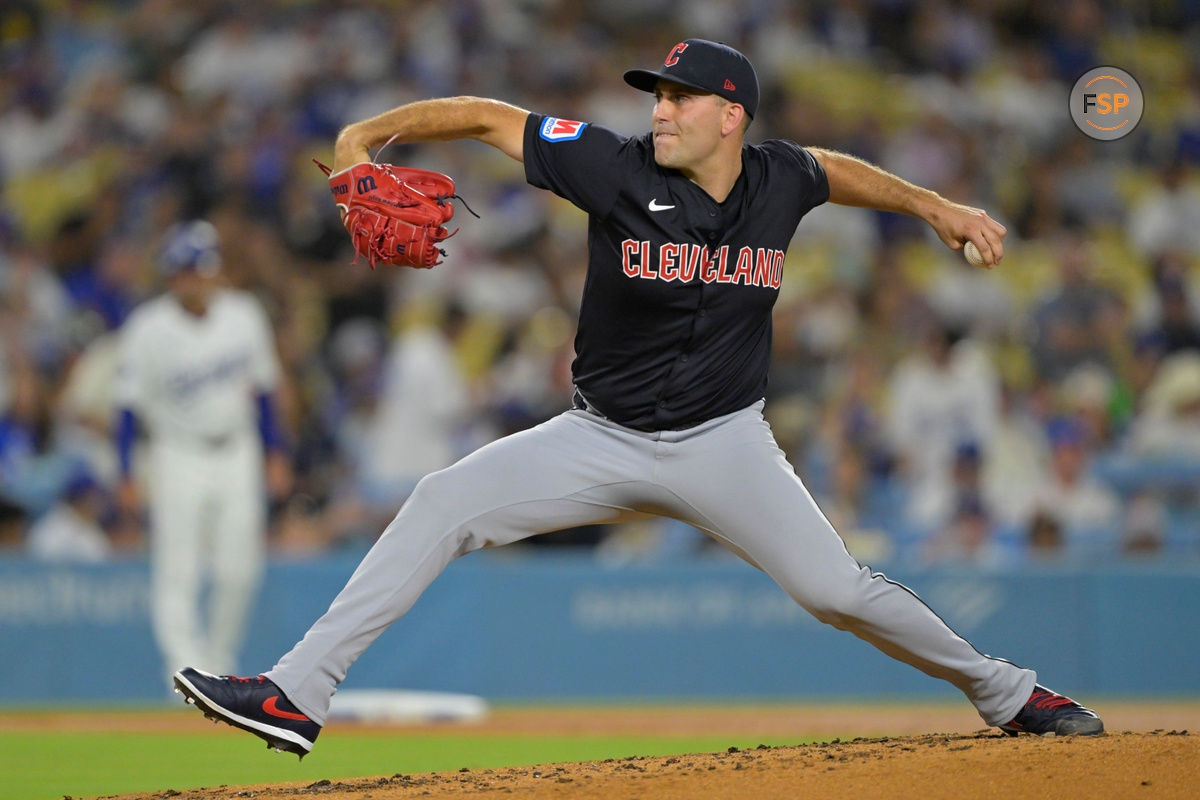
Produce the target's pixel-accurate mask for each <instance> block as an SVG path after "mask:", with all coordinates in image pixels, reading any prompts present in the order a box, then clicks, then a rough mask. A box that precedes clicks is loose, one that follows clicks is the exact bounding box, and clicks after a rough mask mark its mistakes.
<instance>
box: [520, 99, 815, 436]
mask: <svg viewBox="0 0 1200 800" xmlns="http://www.w3.org/2000/svg"><path fill="white" fill-rule="evenodd" d="M524 153H525V176H526V179H527V180H528V181H529V183H530V184H532V185H534V186H537V187H539V188H542V189H549V190H550V191H552V192H554V193H555V194H558V195H560V196H561V197H564V198H566V199H567V200H570V201H571V202H572V203H574V204H575V205H576V206H578V207H579V208H581V209H583V210H584V211H586V212H587V213H588V268H587V278H586V282H585V285H584V290H583V300H582V305H581V307H580V311H579V330H578V333H577V334H576V337H575V356H576V357H575V361H574V363H573V364H572V373H573V375H574V380H575V385H576V386H577V387H578V388H579V390H580V391H581V392H582V393H583V396H584V397H585V398H586V399H587V400H588V402H589V403H590V404H591V405H592V406H594V407H595V409H596V410H597V411H599V412H600V413H602V414H604V415H605V416H607V417H609V418H610V419H612V420H614V421H616V422H619V423H621V424H623V425H627V426H629V427H632V428H639V429H642V430H669V429H675V428H683V427H688V426H691V425H695V424H698V423H700V422H703V421H705V420H708V419H712V418H713V417H717V416H720V415H722V414H728V413H732V412H734V411H737V410H739V409H742V408H745V407H746V406H748V405H750V404H752V403H754V402H755V401H757V400H758V399H760V398H761V397H762V396H763V394H764V393H765V390H766V385H767V367H768V365H769V362H770V357H771V309H772V307H773V306H774V305H775V300H776V298H778V296H779V284H780V280H781V278H782V275H783V260H784V254H785V253H786V252H787V247H788V243H789V242H790V241H791V238H792V235H793V234H794V233H795V231H796V225H797V224H798V223H799V222H800V218H801V217H803V216H804V215H805V214H806V213H807V212H808V211H809V210H810V209H812V208H814V207H815V206H817V205H820V204H821V203H823V202H825V201H826V200H827V199H828V198H829V183H828V181H827V179H826V177H825V171H824V170H823V169H822V168H821V165H820V164H819V163H818V162H817V160H816V159H815V158H813V156H812V154H810V153H809V152H808V151H807V150H805V149H804V148H802V147H800V146H799V145H797V144H795V143H794V142H789V141H781V140H771V141H767V142H764V143H762V144H761V145H750V144H747V145H745V146H744V147H743V148H742V173H741V175H740V176H739V177H738V179H737V183H736V184H735V185H734V187H733V191H732V192H730V194H729V197H728V198H726V199H725V201H724V202H720V203H718V202H717V201H716V200H714V199H713V198H712V197H711V196H710V195H709V194H708V193H707V192H705V191H704V190H703V189H701V188H700V187H699V186H698V185H696V184H695V183H692V181H690V180H688V179H687V178H685V177H683V175H681V174H680V173H679V172H678V171H676V170H673V169H665V168H663V167H660V166H658V164H656V163H655V162H654V144H653V142H652V140H651V137H650V134H649V133H646V134H643V135H641V136H637V137H633V138H626V137H624V136H621V135H619V134H617V133H615V132H613V131H611V130H608V129H606V128H603V127H601V126H597V125H592V124H588V123H583V122H575V121H571V120H562V119H557V118H555V117H543V116H540V115H538V114H530V116H529V119H528V121H527V122H526V124H525V150H524Z"/></svg>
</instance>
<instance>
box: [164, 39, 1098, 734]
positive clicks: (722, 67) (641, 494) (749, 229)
mask: <svg viewBox="0 0 1200 800" xmlns="http://www.w3.org/2000/svg"><path fill="white" fill-rule="evenodd" d="M624 77H625V81H626V82H627V83H629V84H630V85H631V86H633V87H634V88H636V89H641V90H644V91H647V92H652V93H653V94H654V98H655V102H654V105H653V111H652V114H651V120H650V122H651V130H650V132H648V133H646V134H644V135H641V136H636V137H632V138H627V137H624V136H620V135H618V134H617V133H615V132H613V131H611V130H607V129H605V128H603V127H601V126H599V125H596V124H593V123H589V122H584V121H576V120H568V119H560V118H557V117H549V116H542V115H540V114H535V113H530V112H529V111H526V110H523V109H520V108H516V107H513V106H511V105H507V104H505V103H501V102H496V101H493V100H486V99H479V98H471V97H458V98H449V99H438V100H427V101H421V102H417V103H413V104H409V105H405V106H402V107H400V108H397V109H394V110H392V111H389V112H387V113H384V114H382V115H380V116H378V117H375V118H372V119H368V120H365V121H362V122H359V123H356V124H353V125H350V126H349V127H348V128H346V129H345V130H344V131H343V132H342V133H341V135H340V136H339V137H338V141H337V145H336V149H335V159H334V165H333V170H332V173H331V176H330V178H331V187H332V188H333V191H334V197H335V199H336V201H337V203H338V204H339V206H341V207H342V209H343V211H344V212H345V215H346V216H345V218H346V222H347V225H348V227H350V228H351V233H352V235H354V236H355V237H356V241H360V240H369V241H370V242H376V243H378V242H382V243H383V244H384V247H383V250H384V252H383V254H382V256H381V257H380V259H381V260H387V259H393V261H392V262H391V263H407V262H406V261H405V260H404V258H402V257H400V256H403V255H404V253H406V252H408V251H409V250H411V249H412V247H411V246H410V245H409V244H407V243H408V242H417V243H418V245H420V246H421V247H425V248H426V249H428V246H432V245H428V242H429V241H430V237H425V238H418V237H415V236H410V235H408V234H402V235H399V236H397V235H396V234H395V232H394V231H393V230H392V229H391V228H388V227H387V225H386V223H385V222H382V221H379V220H378V219H376V218H374V217H370V216H369V214H380V213H382V214H384V216H387V212H386V211H385V210H379V209H382V208H383V207H382V206H378V205H377V206H376V207H375V210H373V209H372V208H366V207H364V209H363V210H362V211H357V210H356V209H357V208H358V205H357V198H356V196H355V192H356V191H358V192H361V193H363V194H364V195H367V198H365V199H364V201H363V202H364V203H366V202H367V200H369V195H370V187H369V186H367V184H368V183H374V184H382V183H383V181H384V180H385V178H374V179H372V180H371V181H367V180H365V178H368V177H370V176H371V175H372V174H373V170H378V169H379V167H378V166H377V165H372V164H370V162H369V159H368V148H370V147H374V146H377V145H380V144H383V143H384V142H386V141H388V140H389V138H395V139H397V140H399V141H403V142H413V141H429V140H447V139H461V138H470V139H476V140H479V141H481V142H484V143H485V144H488V145H491V146H493V147H496V148H498V149H500V150H501V151H502V152H504V153H506V154H508V155H509V156H511V157H512V158H514V159H516V160H518V161H521V162H523V163H524V165H525V174H526V178H527V179H528V181H529V183H531V184H533V185H534V186H536V187H539V188H542V189H547V190H549V191H551V192H554V193H555V194H557V195H559V196H561V197H563V198H564V199H566V200H567V201H569V202H571V203H574V204H575V205H576V206H578V207H579V208H581V209H583V210H584V211H585V212H587V214H588V215H589V226H588V268H587V281H586V284H585V287H584V290H583V299H582V305H581V308H580V315H579V317H580V318H579V329H578V334H577V336H576V339H575V349H576V354H577V357H576V359H575V362H574V364H573V376H574V381H575V385H576V387H577V391H576V392H575V398H574V408H573V409H571V410H567V411H564V412H563V413H562V414H560V415H559V416H557V417H554V418H553V419H551V420H549V421H547V422H545V423H543V424H541V425H539V426H537V427H536V428H533V429H531V430H527V431H524V432H521V433H517V434H515V435H513V436H509V437H507V438H504V439H501V440H499V441H496V442H493V443H491V444H489V445H487V446H485V447H483V448H482V449H480V450H478V451H477V452H475V453H473V454H472V455H470V456H468V457H466V458H465V459H463V460H462V461H460V462H459V463H457V464H455V465H454V466H451V467H449V468H448V469H445V470H442V471H440V472H436V473H433V474H431V475H429V476H427V477H426V478H424V479H423V480H422V481H421V482H420V484H419V485H418V486H417V489H416V491H415V492H414V493H413V495H412V496H411V498H410V499H409V500H408V501H407V502H406V503H405V504H404V506H403V507H402V508H401V509H400V512H399V514H398V515H397V516H396V518H395V519H394V520H393V521H392V523H391V524H390V525H389V526H388V527H387V529H386V530H385V531H384V533H383V536H382V537H381V538H380V539H379V541H378V542H377V544H376V545H375V546H374V548H373V549H372V550H371V551H370V552H369V553H368V554H367V556H366V557H365V558H364V559H363V561H362V563H361V564H360V565H359V567H358V569H357V571H356V572H355V573H354V575H353V576H352V577H351V578H350V581H349V582H348V583H347V585H346V587H345V588H344V589H343V590H342V592H341V593H340V594H339V595H338V597H337V598H336V599H335V600H334V602H333V604H332V606H331V607H330V609H329V611H328V612H327V613H326V614H325V615H324V616H323V617H321V618H320V619H319V620H317V622H316V623H315V624H314V625H313V626H312V628H311V629H309V631H308V633H307V635H305V637H304V639H303V640H302V641H300V642H299V643H298V644H297V645H296V646H295V647H294V648H293V649H292V650H291V652H289V653H287V654H286V655H284V656H283V657H282V658H281V659H280V660H279V662H278V663H277V664H276V665H275V667H274V668H273V669H271V670H270V671H269V672H267V673H266V674H265V675H260V676H258V677H256V678H234V677H217V676H215V675H212V674H210V673H207V672H203V671H201V670H197V669H185V670H182V671H180V672H179V673H178V674H177V675H176V678H175V680H176V686H177V688H179V689H180V690H181V691H182V692H183V693H184V694H185V695H186V697H187V698H188V699H189V701H191V702H195V703H196V704H198V705H199V706H200V707H201V708H202V709H203V710H204V711H205V713H206V714H208V715H210V716H214V717H217V718H219V719H223V720H225V721H227V722H230V723H231V724H234V725H237V726H239V727H242V728H244V729H246V730H248V731H250V732H252V733H254V734H256V735H258V736H259V737H261V738H263V739H265V740H266V741H267V743H268V745H269V746H272V747H276V748H278V749H281V750H288V751H291V752H295V753H297V754H299V755H301V756H303V755H304V754H305V753H307V752H308V751H309V750H311V748H312V746H313V743H314V741H315V739H316V737H317V734H318V733H319V732H320V730H321V726H322V724H323V723H324V721H325V718H326V713H327V711H328V707H329V700H330V697H331V696H332V695H333V693H334V691H335V689H336V687H337V685H338V683H339V682H341V680H342V679H343V678H344V677H345V675H346V670H347V669H348V668H349V667H350V665H351V664H353V663H354V661H355V659H356V658H358V656H359V655H360V654H361V653H362V652H363V650H364V649H366V648H367V647H368V646H369V645H370V644H371V642H372V641H374V639H375V637H377V636H378V635H379V634H380V633H381V632H382V631H383V630H384V629H385V628H386V627H387V626H388V625H390V624H391V623H392V622H394V621H395V620H396V619H397V618H399V617H400V616H401V615H403V614H404V613H405V612H406V611H408V609H409V608H410V607H411V606H412V604H413V603H414V602H415V601H416V599H417V597H418V596H419V595H420V594H421V592H422V591H423V590H424V589H425V588H426V587H427V586H428V585H429V584H430V583H431V582H432V581H433V580H434V579H435V578H436V577H437V575H438V574H439V573H440V572H441V571H442V569H444V568H445V567H446V565H447V564H449V562H450V561H451V560H453V559H454V558H456V557H458V556H461V555H463V554H464V553H467V552H470V551H472V550H476V549H479V548H482V547H494V546H499V545H503V544H507V543H509V542H514V541H517V540H519V539H523V538H525V537H528V536H531V535H534V534H538V533H543V532H547V531H553V530H556V529H560V528H566V527H572V526H577V525H586V524H592V523H611V522H617V521H620V520H627V519H633V518H637V517H641V516H645V515H647V514H654V515H665V516H669V517H674V518H676V519H679V520H683V521H684V522H687V523H689V524H692V525H694V526H696V527H698V528H701V529H703V530H704V531H707V532H708V534H709V535H711V536H713V537H714V538H716V539H717V540H719V541H721V542H722V543H724V544H725V545H726V546H728V547H729V548H730V549H731V550H733V551H734V552H736V553H738V554H739V555H740V556H742V558H744V559H745V560H746V561H748V562H749V563H750V564H753V565H754V566H757V567H758V568H759V569H762V570H763V571H765V572H766V573H767V574H769V575H770V576H771V577H772V578H773V579H774V580H775V581H776V582H777V583H779V585H780V586H782V587H783V588H784V590H786V591H787V592H788V594H789V595H791V597H792V598H793V599H794V600H795V601H796V602H797V603H799V604H800V605H801V606H803V607H804V608H805V609H807V610H808V611H809V612H811V613H812V614H813V615H814V616H816V617H817V618H818V619H820V620H822V621H823V622H826V623H829V624H830V625H833V626H835V627H837V628H840V629H842V630H846V631H849V632H850V633H852V634H854V635H855V636H858V637H860V638H861V639H863V640H865V641H867V642H870V643H871V644H873V645H875V646H876V647H878V648H879V649H880V650H881V651H883V652H884V653H885V654H887V655H889V656H891V657H893V658H896V659H899V660H901V661H904V662H905V663H908V664H911V665H912V666H914V667H916V668H917V669H919V670H922V671H923V672H925V673H927V674H929V675H931V676H933V677H935V678H941V679H943V680H946V681H949V682H950V683H952V684H953V685H954V686H957V687H958V688H959V689H960V690H962V692H963V693H964V694H965V695H966V697H967V699H968V700H970V702H971V703H972V704H973V705H974V706H975V708H976V709H977V710H978V712H979V714H980V716H981V717H982V718H983V719H984V721H986V722H987V723H988V724H989V725H995V726H999V727H1001V728H1003V729H1004V730H1006V731H1009V732H1011V733H1016V732H1019V731H1028V732H1032V733H1037V734H1043V733H1049V732H1054V733H1058V734H1092V733H1098V732H1100V731H1101V730H1103V724H1102V723H1101V721H1100V718H1099V717H1098V716H1097V715H1096V714H1095V713H1094V712H1092V711H1090V710H1088V709H1086V708H1084V707H1083V706H1081V705H1079V704H1078V703H1076V702H1074V701H1073V700H1071V699H1070V698H1067V697H1064V696H1062V695H1059V694H1055V693H1054V692H1051V691H1049V690H1047V689H1044V688H1042V687H1041V686H1039V685H1038V684H1037V676H1036V675H1035V673H1034V672H1033V670H1030V669H1025V668H1022V667H1019V666H1017V665H1015V664H1012V663H1010V662H1008V661H1005V660H1003V659H999V658H993V657H990V656H987V655H984V654H982V653H980V652H978V651H977V650H976V649H975V648H974V647H972V646H971V644H970V643H968V642H967V641H965V640H964V639H962V638H961V637H960V636H958V635H957V634H956V633H955V632H954V631H953V630H951V629H950V628H949V627H947V626H946V624H945V623H944V622H943V621H942V620H941V619H940V618H939V617H938V616H937V614H935V613H934V612H933V611H932V610H930V608H929V607H928V606H926V605H925V604H924V603H923V602H922V601H921V600H920V598H918V597H917V596H916V595H915V594H914V593H913V592H911V591H910V590H908V589H907V588H905V587H904V586H901V585H899V584H897V583H895V582H893V581H890V580H888V579H887V578H886V577H884V576H883V575H881V574H879V573H876V572H872V571H871V570H870V569H868V568H867V567H864V566H862V565H860V564H858V563H857V562H856V561H855V560H854V559H853V558H852V557H851V556H850V554H849V553H848V552H847V550H846V548H845V546H844V545H843V543H842V540H841V538H839V536H838V534H837V532H836V531H835V530H834V529H833V527H832V526H831V525H830V524H829V521H828V520H827V519H826V518H825V516H824V514H822V513H821V510H820V509H819V508H818V507H817V505H816V504H815V503H814V502H813V500H812V497H811V496H810V495H809V492H808V490H807V489H806V488H805V487H804V485H803V483H801V481H800V479H799V478H798V477H797V475H796V473H795V471H794V470H793V469H792V467H791V465H790V464H789V463H788V461H787V460H786V458H785V456H784V453H783V452H782V451H781V450H780V448H779V446H778V445H777V444H776V442H775V439H774V436H773V435H772V432H771V429H770V427H769V426H768V425H767V423H766V422H765V421H764V419H763V414H762V410H763V399H762V398H763V395H764V391H765V388H766V380H767V367H768V362H769V357H770V351H771V309H772V307H773V305H774V303H775V301H776V299H777V297H778V295H779V287H780V281H781V279H782V272H783V262H784V256H785V253H786V252H787V248H788V245H789V243H790V242H791V240H792V236H793V233H794V232H795V230H796V226H797V224H798V223H799V222H800V219H801V218H802V217H803V216H804V215H805V214H806V213H807V212H808V211H809V210H811V209H812V208H813V207H815V206H817V205H819V204H821V203H824V202H826V201H831V202H834V203H842V204H847V205H854V206H867V207H872V208H877V209H882V210H886V211H894V212H902V213H907V214H911V215H914V216H916V217H918V218H920V219H922V220H924V221H925V222H927V223H928V224H929V225H930V226H932V228H933V229H934V231H936V233H937V235H938V236H939V237H940V238H941V240H942V241H943V242H944V243H945V244H946V245H947V246H949V247H951V248H953V249H961V248H962V247H963V245H964V243H965V242H973V243H974V245H975V246H976V247H977V248H978V250H979V252H980V254H981V255H982V258H983V260H984V262H985V264H986V266H989V267H990V266H992V265H994V264H996V263H997V262H999V261H1000V259H1001V258H1002V256H1003V254H1004V247H1003V240H1004V235H1005V229H1004V227H1003V226H1001V225H1000V224H999V223H997V222H996V221H995V220H993V219H991V218H990V217H989V216H988V215H987V214H986V213H985V212H984V211H982V210H980V209H976V208H970V207H967V206H962V205H959V204H957V203H953V202H951V201H949V200H946V199H944V198H942V197H940V196H939V195H937V194H936V193H934V192H932V191H929V190H926V189H922V188H919V187H916V186H913V185H912V184H909V183H907V182H905V181H903V180H901V179H899V178H897V177H895V176H893V175H890V174H888V173H886V172H884V171H882V170H880V169H878V168H876V167H874V166H872V165H870V164H867V163H865V162H863V161H861V160H859V159H856V158H853V157H851V156H848V155H844V154H841V153H836V152H832V151H829V150H822V149H816V148H805V147H801V146H800V145H798V144H796V143H794V142H790V141H783V140H771V141H766V142H763V143H762V144H760V145H752V144H748V143H747V142H746V141H745V139H744V134H745V131H746V128H747V126H749V125H750V124H751V122H752V120H753V119H754V116H755V114H756V113H757V112H758V102H759V89H758V79H757V76H756V74H755V71H754V68H753V67H752V66H751V64H750V62H749V61H748V60H747V59H746V57H745V56H743V55H742V54H741V53H740V52H738V51H736V50H734V49H732V48H730V47H727V46H725V45H722V44H718V43H715V42H710V41H705V40H701V39H689V40H687V41H684V42H680V43H679V44H677V45H675V46H674V47H672V48H671V49H670V50H669V52H668V53H667V56H666V59H665V60H664V61H663V63H662V64H661V65H660V66H659V67H658V68H657V69H654V70H643V69H635V70H630V71H629V72H626V73H625V76H624ZM348 178H349V179H348ZM350 179H352V180H350ZM395 191H396V194H397V196H399V194H400V191H399V190H398V189H397V190H395ZM441 194H445V191H444V190H443V191H442V192H441ZM405 202H415V201H413V200H408V201H405ZM352 218H355V219H354V220H353V221H352ZM368 219H370V220H374V221H372V222H370V223H369V224H368V223H367V222H364V221H363V220H368ZM405 224H410V223H405ZM432 240H433V241H436V242H441V241H443V240H444V237H443V238H442V239H439V238H437V237H436V236H435V237H432ZM397 243H399V244H397ZM422 243H425V244H422ZM360 249H363V248H362V246H361V245H360Z"/></svg>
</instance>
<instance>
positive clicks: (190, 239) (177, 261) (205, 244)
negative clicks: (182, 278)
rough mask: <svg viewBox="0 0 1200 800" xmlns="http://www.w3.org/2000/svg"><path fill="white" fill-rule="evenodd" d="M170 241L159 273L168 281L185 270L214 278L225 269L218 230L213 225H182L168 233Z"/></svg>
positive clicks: (159, 265) (198, 222)
mask: <svg viewBox="0 0 1200 800" xmlns="http://www.w3.org/2000/svg"><path fill="white" fill-rule="evenodd" d="M166 240H167V243H166V246H165V247H164V248H163V251H162V255H161V257H160V258H159V263H158V269H159V272H160V273H161V274H162V276H163V277H164V278H169V277H171V276H172V275H176V274H178V273H180V272H183V271H184V270H195V271H196V272H198V273H200V274H201V275H213V274H215V273H216V272H217V271H218V270H219V269H220V268H221V251H220V249H219V248H218V241H217V229H216V228H214V227H213V225H212V223H211V222H207V221H205V220H194V221H192V222H181V223H179V224H178V225H175V226H174V227H172V228H171V230H169V231H167V235H166Z"/></svg>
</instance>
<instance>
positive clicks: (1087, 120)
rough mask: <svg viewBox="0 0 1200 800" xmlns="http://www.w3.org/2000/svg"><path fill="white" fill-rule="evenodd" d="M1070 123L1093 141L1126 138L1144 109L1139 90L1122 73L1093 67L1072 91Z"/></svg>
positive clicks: (1123, 72) (1127, 75) (1121, 71)
mask: <svg viewBox="0 0 1200 800" xmlns="http://www.w3.org/2000/svg"><path fill="white" fill-rule="evenodd" d="M1070 103H1071V108H1070V111H1071V119H1072V120H1073V121H1074V122H1075V127H1077V128H1079V130H1081V131H1083V132H1084V133H1086V134H1087V135H1088V136H1090V137H1092V138H1093V139H1099V140H1101V141H1105V142H1111V141H1113V140H1114V139H1120V138H1121V137H1122V136H1128V135H1129V133H1130V132H1131V131H1132V130H1133V129H1134V128H1136V127H1137V124H1138V122H1139V121H1140V120H1141V118H1142V111H1143V110H1144V109H1145V99H1144V98H1143V96H1142V87H1141V86H1139V85H1138V82H1137V81H1136V80H1134V78H1133V76H1132V75H1130V74H1129V73H1128V72H1126V71H1125V70H1123V69H1118V68H1117V67H1096V68H1095V69H1090V70H1088V71H1087V72H1085V73H1084V74H1083V75H1081V76H1080V78H1079V80H1077V81H1075V86H1074V88H1072V89H1071V97H1070Z"/></svg>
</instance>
